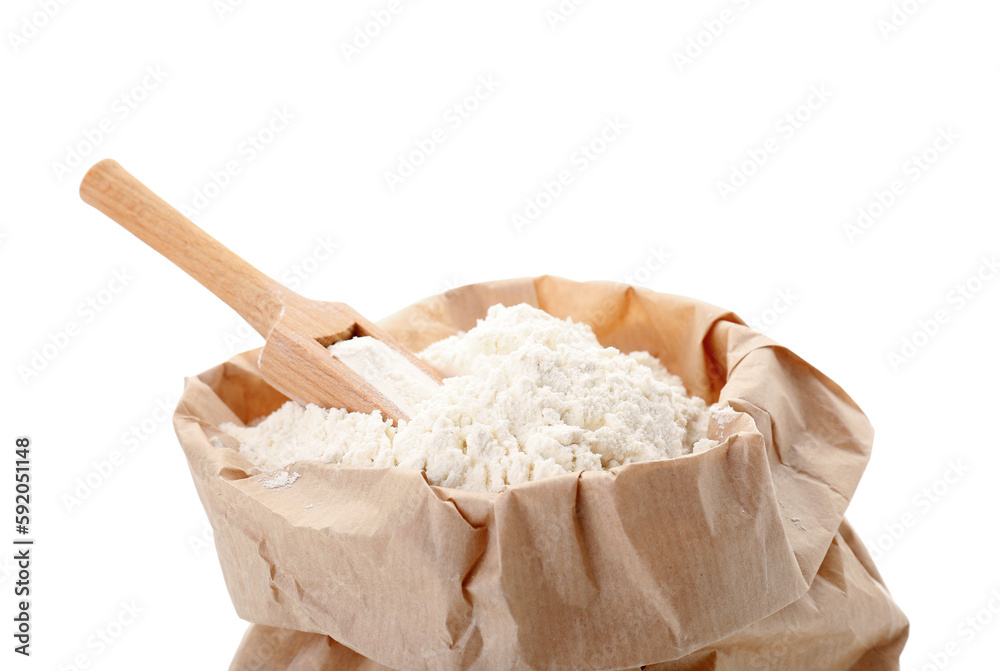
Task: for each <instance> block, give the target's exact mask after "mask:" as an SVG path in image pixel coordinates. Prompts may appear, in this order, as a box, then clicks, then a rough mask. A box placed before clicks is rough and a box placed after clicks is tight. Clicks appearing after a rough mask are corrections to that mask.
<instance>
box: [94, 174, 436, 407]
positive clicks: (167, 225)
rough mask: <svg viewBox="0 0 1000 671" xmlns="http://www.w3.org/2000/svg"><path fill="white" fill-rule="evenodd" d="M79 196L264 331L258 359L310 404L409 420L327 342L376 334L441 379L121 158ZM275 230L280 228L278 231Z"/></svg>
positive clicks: (284, 388) (272, 378) (281, 385)
mask: <svg viewBox="0 0 1000 671" xmlns="http://www.w3.org/2000/svg"><path fill="white" fill-rule="evenodd" d="M80 197H81V198H83V200H84V201H85V202H86V203H87V204H89V205H92V206H94V207H95V208H97V209H98V210H100V211H101V212H103V213H104V214H106V215H107V216H109V217H110V218H111V219H114V220H115V221H116V222H118V223H119V224H121V225H122V226H123V227H125V228H126V229H128V230H129V231H131V232H132V233H133V234H134V235H135V236H136V237H138V238H139V239H140V240H142V241H143V242H145V243H146V244H147V245H149V246H150V247H152V248H153V249H155V250H156V251H158V252H159V253H160V254H162V255H163V256H165V257H166V258H168V259H170V260H171V261H173V262H174V263H175V264H176V265H177V266H179V267H180V268H181V270H183V271H184V272H186V273H187V274H188V275H190V276H191V277H193V278H194V279H196V280H198V281H199V282H200V283H201V284H202V285H204V286H205V288H207V289H208V290H209V291H211V292H212V293H214V294H215V295H216V296H218V297H219V298H221V299H222V300H224V301H225V302H226V303H228V304H229V306H230V307H231V308H233V309H234V310H236V312H238V313H239V314H240V316H241V317H243V318H244V319H245V320H246V321H247V323H249V324H250V326H252V327H253V328H254V329H256V331H257V333H259V334H261V335H262V336H264V338H266V340H267V342H265V344H264V349H263V350H261V353H260V359H259V361H258V364H259V366H260V372H261V375H263V376H264V379H265V380H266V381H267V382H268V384H270V385H271V386H273V387H274V388H275V389H277V390H278V391H280V392H281V393H283V394H285V395H286V396H288V397H289V398H291V399H293V400H295V401H297V402H299V403H301V404H303V405H305V404H307V403H315V404H316V405H319V406H322V407H324V408H345V409H346V410H349V411H352V412H364V413H370V412H372V411H373V410H380V411H381V412H382V415H383V416H385V417H387V418H391V419H392V420H393V421H394V422H398V421H399V420H406V419H409V418H408V417H406V415H405V414H404V413H403V412H402V411H401V410H400V409H399V408H398V407H397V406H396V405H395V404H394V403H393V402H392V401H391V400H390V399H389V398H387V397H386V396H384V395H383V394H381V393H380V392H379V391H378V390H377V389H375V387H373V386H372V385H371V384H369V383H368V382H367V381H365V380H364V379H363V378H362V377H361V376H360V375H358V374H357V373H356V372H354V371H353V370H352V369H350V368H348V367H347V365H346V364H344V363H342V362H341V361H339V360H338V359H336V358H335V357H334V356H333V355H332V354H330V352H329V351H328V350H327V349H326V347H327V346H329V345H331V344H333V343H335V342H337V341H339V340H345V339H347V338H353V337H354V336H371V337H372V338H375V339H377V340H381V341H382V342H383V343H385V344H386V345H388V346H389V347H391V348H393V349H394V350H396V351H397V352H399V353H400V354H402V355H403V356H404V357H406V358H407V359H409V360H410V361H411V362H413V364H414V365H415V366H417V368H419V369H420V370H422V371H423V372H425V373H426V374H427V375H428V376H430V377H431V378H433V379H434V380H435V381H436V382H438V383H439V384H440V383H441V379H442V378H441V374H440V373H438V372H437V371H436V370H434V369H433V368H432V367H431V366H429V365H428V364H427V363H425V362H424V361H422V360H420V359H418V358H417V357H416V356H414V354H413V353H412V352H410V351H409V350H407V349H406V348H405V347H403V345H401V344H400V343H399V342H397V341H396V340H395V339H394V338H393V337H392V336H390V335H389V334H388V333H386V332H385V331H383V330H382V329H380V328H379V327H378V326H376V325H375V324H373V323H372V322H370V321H368V320H367V319H365V318H364V317H362V316H361V315H360V314H358V313H357V312H356V311H355V310H354V309H353V308H351V307H350V306H348V305H345V304H344V303H325V302H321V301H313V300H309V299H307V298H303V297H302V296H300V295H298V294H297V293H295V292H294V291H291V290H290V289H288V288H286V287H284V286H282V285H281V284H279V283H278V282H276V281H274V280H272V279H271V278H270V277H268V276H267V275H265V274H264V273H262V272H260V271H259V270H257V269H256V268H254V267H253V266H251V265H250V264H249V263H247V262H246V261H244V260H243V259H241V258H240V257H239V256H237V255H236V254H234V253H233V252H232V251H230V250H229V249H227V248H226V247H225V246H223V245H222V244H221V243H220V242H219V241H218V240H216V239H215V238H213V237H212V236H210V235H208V234H207V233H205V231H203V230H201V229H200V228H198V227H197V226H195V225H194V224H193V223H192V222H191V221H190V220H189V219H188V218H187V217H185V216H184V215H182V214H181V213H180V212H178V211H177V210H175V209H174V208H172V207H170V205H168V204H167V203H166V202H165V201H164V200H162V199H161V198H160V197H159V196H157V195H156V194H155V193H153V192H152V191H150V190H149V189H148V188H146V186H145V185H143V184H142V183H141V182H140V181H139V180H137V179H136V178H135V177H133V176H132V175H130V174H129V173H128V172H126V171H125V169H124V168H122V167H121V166H120V165H118V163H117V162H116V161H112V160H110V159H106V160H103V161H101V162H99V163H97V164H95V165H94V166H93V167H92V168H91V169H90V170H89V171H88V172H87V174H86V175H85V176H84V178H83V182H82V183H81V184H80ZM275 235H280V233H279V232H275Z"/></svg>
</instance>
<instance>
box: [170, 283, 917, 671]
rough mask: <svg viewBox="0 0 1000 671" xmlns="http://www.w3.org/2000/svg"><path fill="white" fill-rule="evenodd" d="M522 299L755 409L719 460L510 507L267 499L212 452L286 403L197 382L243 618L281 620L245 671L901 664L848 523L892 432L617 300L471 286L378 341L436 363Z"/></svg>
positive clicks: (260, 384) (558, 481)
mask: <svg viewBox="0 0 1000 671" xmlns="http://www.w3.org/2000/svg"><path fill="white" fill-rule="evenodd" d="M521 302H524V303H529V304H532V305H535V306H537V307H540V308H541V309H543V310H545V311H547V312H549V313H551V314H553V315H555V316H557V317H571V318H573V319H574V320H577V321H584V322H586V323H588V324H590V325H591V326H592V327H593V328H594V331H595V333H596V335H597V337H598V339H599V340H600V341H601V343H602V344H604V345H606V346H613V347H617V348H618V349H620V350H622V351H625V352H629V351H634V350H646V351H648V352H650V353H651V354H653V355H655V356H656V357H658V358H659V359H660V361H662V362H663V363H664V364H665V365H666V367H667V368H668V369H669V370H670V371H671V372H672V373H675V374H677V375H680V376H681V378H683V380H684V383H685V385H686V386H687V389H688V392H689V393H690V394H692V395H697V396H700V397H702V398H704V399H705V400H706V401H707V402H709V403H712V402H715V401H720V402H722V403H726V404H728V405H729V406H731V407H732V408H734V409H735V410H736V411H738V412H739V413H740V414H739V415H738V417H737V419H736V420H734V421H731V422H728V423H727V424H726V425H724V426H720V425H717V424H716V423H715V422H714V421H713V423H712V424H711V425H710V427H709V436H710V437H713V438H717V439H719V440H720V441H721V442H720V444H719V446H718V447H716V448H713V449H711V450H708V451H706V452H703V453H700V454H696V455H688V456H684V457H681V458H678V459H674V460H663V461H650V462H641V463H635V464H629V465H626V466H623V467H620V468H615V469H613V470H611V471H607V472H584V473H575V474H566V475H563V476H558V477H554V478H550V479H547V480H542V481H538V482H532V483H527V484H523V485H518V486H514V487H509V488H507V489H506V490H504V491H502V492H500V493H498V494H485V493H479V492H467V491H463V490H455V489H448V488H442V487H435V486H431V485H429V484H428V483H427V481H426V479H425V478H424V476H423V474H422V473H420V472H418V471H413V470H408V469H402V468H378V469H365V468H340V467H338V466H335V465H331V464H319V463H305V462H302V463H298V464H295V465H293V466H292V467H290V469H289V470H291V471H294V472H295V473H298V474H299V478H298V479H297V480H296V481H295V483H294V484H293V485H291V486H289V487H285V488H275V489H269V488H267V487H265V486H264V485H263V484H262V483H261V481H260V480H261V478H258V477H255V475H256V473H257V471H256V470H255V468H254V466H253V465H252V464H251V463H250V462H248V461H247V460H246V459H245V458H243V457H242V456H240V454H239V453H238V452H237V451H236V450H235V449H228V448H227V447H221V448H220V447H216V446H213V445H212V443H211V442H210V438H212V437H214V436H219V437H220V439H221V441H222V443H223V444H224V445H228V446H230V447H234V448H235V447H236V444H235V441H233V440H232V439H231V438H229V437H228V436H225V434H223V433H221V431H220V430H219V429H218V426H219V425H220V424H222V423H224V422H250V421H252V420H254V419H256V418H258V417H260V416H262V415H265V414H267V413H269V412H271V411H273V410H275V409H276V408H278V407H279V406H280V405H281V404H282V403H283V402H284V401H285V400H286V399H285V398H284V397H283V396H282V395H281V394H280V393H278V392H276V391H275V390H273V389H272V388H270V387H269V386H268V385H267V384H266V383H265V382H264V381H263V380H262V379H261V377H260V374H259V372H258V371H257V367H256V357H257V352H256V351H255V352H247V353H244V354H242V355H239V356H236V357H234V358H233V359H231V360H230V361H227V362H226V363H224V364H222V365H221V366H218V367H216V368H213V369H211V370H209V371H207V372H205V373H203V374H202V375H199V376H198V377H195V378H190V379H188V380H187V384H186V387H185V392H184V394H183V396H182V398H181V400H180V402H179V404H178V408H177V413H176V415H175V427H176V430H177V433H178V436H179V438H180V442H181V445H182V447H183V449H184V451H185V454H186V456H187V459H188V462H189V464H190V467H191V472H192V475H193V477H194V481H195V486H196V488H197V490H198V493H199V496H200V497H201V501H202V503H203V505H204V506H205V510H206V511H207V513H208V516H209V519H210V520H211V522H212V527H213V530H214V532H215V542H216V548H217V551H218V555H219V560H220V562H221V564H222V570H223V574H224V576H225V580H226V585H227V587H228V589H229V593H230V596H231V597H232V600H233V604H234V605H235V607H236V611H237V613H238V614H239V615H240V617H242V618H244V619H246V620H248V621H250V622H253V623H255V624H257V625H262V626H260V627H254V628H251V630H250V631H249V632H248V635H247V639H246V640H245V641H244V644H243V646H242V647H241V650H240V652H239V653H238V654H237V658H236V659H235V660H234V663H233V668H247V667H241V666H240V664H242V663H243V662H242V661H241V659H242V658H243V657H245V655H246V654H247V653H248V652H252V651H253V650H254V649H256V648H255V646H257V647H259V644H260V640H261V639H260V637H261V636H262V635H263V634H267V636H269V637H270V638H273V639H275V641H276V643H274V644H273V645H271V646H270V647H272V648H274V650H275V655H272V658H271V660H270V661H269V662H268V664H270V666H262V667H260V668H275V669H299V668H302V669H304V668H348V669H353V668H356V669H379V668H390V669H406V670H409V669H637V668H640V667H643V666H645V668H649V669H684V670H688V669H692V670H693V669H753V668H761V669H792V668H803V669H805V668H808V669H894V668H898V661H897V660H898V655H899V652H900V650H901V648H902V646H903V644H904V643H905V640H906V634H907V629H908V624H907V621H906V618H905V616H904V615H903V614H902V612H901V611H900V610H899V608H898V607H897V606H896V605H895V604H894V603H893V602H892V600H891V597H890V596H889V594H888V592H887V591H886V590H885V588H884V586H883V584H882V581H881V578H880V576H879V575H878V573H877V571H876V569H875V567H874V566H873V564H872V562H871V559H870V557H869V556H868V554H867V552H866V551H865V550H864V548H863V546H862V545H861V544H860V543H859V542H858V541H857V539H856V538H855V537H854V534H853V532H852V531H851V530H850V527H848V526H847V525H846V522H845V521H844V518H843V516H844V510H845V509H846V507H847V504H848V502H849V501H850V498H851V496H852V495H853V493H854V491H855V488H856V487H857V484H858V480H859V479H860V477H861V474H862V472H863V470H864V468H865V465H866V463H867V461H868V458H869V454H870V449H871V442H872V429H871V426H870V424H869V422H868V420H867V419H866V418H865V416H864V414H863V413H862V412H861V410H860V409H859V408H858V407H857V405H856V404H855V403H854V402H853V401H852V400H851V399H850V398H849V397H848V396H847V394H846V393H844V391H843V390H842V389H841V388H840V387H839V386H837V385H836V384H835V383H833V382H832V381H831V380H829V379H828V378H827V377H826V376H824V375H823V374H822V373H820V372H819V371H817V370H815V369H814V368H812V367H811V366H809V365H808V364H807V363H805V362H804V361H802V360H801V359H799V358H798V357H797V356H795V355H794V354H793V353H792V352H790V351H789V350H787V349H785V348H783V347H781V346H779V345H777V344H776V343H774V342H773V341H771V340H769V339H768V338H766V337H765V336H763V335H760V334H758V333H755V332H754V331H752V330H750V329H749V328H748V327H746V326H745V325H744V324H743V322H742V321H740V320H739V318H738V317H736V316H735V315H733V314H732V313H729V312H726V311H724V310H721V309H719V308H716V307H714V306H711V305H708V304H705V303H702V302H699V301H695V300H692V299H688V298H681V297H678V296H670V295H665V294H658V293H655V292H652V291H648V290H644V289H636V288H633V287H628V286H625V285H621V284H615V283H608V282H587V283H578V282H572V281H569V280H564V279H559V278H554V277H540V278H535V279H522V280H509V281H502V282H490V283H484V284H477V285H471V286H466V287H461V288H458V289H455V290H453V291H449V292H447V293H446V294H443V295H441V296H437V297H433V298H430V299H427V300H425V301H422V302H420V303H418V304H416V305H414V306H411V307H410V308H407V309H405V310H403V311H401V312H399V313H397V314H395V315H393V316H392V317H389V318H388V319H386V320H384V321H383V322H382V323H381V325H382V326H383V327H384V328H386V330H388V331H389V332H390V333H391V334H392V335H394V336H395V337H397V338H399V339H400V340H401V341H402V342H403V343H404V344H405V345H407V346H408V347H409V348H411V349H413V350H417V351H419V350H420V349H422V348H424V347H426V346H427V345H429V344H430V343H432V342H435V341H437V340H439V339H441V338H443V337H446V336H448V335H452V334H454V333H456V332H458V331H460V330H467V329H469V328H471V327H472V326H474V325H475V321H476V319H477V318H480V317H482V316H483V315H484V314H485V312H486V309H487V308H488V307H489V306H490V305H493V304H494V303H505V304H508V305H509V304H514V303H521ZM282 630H286V631H282ZM307 634H316V636H308V635H307ZM352 651H353V652H352ZM289 660H290V661H289ZM303 660H304V661H303ZM322 664H327V666H322ZM755 664H756V665H757V666H755ZM283 665H284V666H283ZM309 665H311V666H309Z"/></svg>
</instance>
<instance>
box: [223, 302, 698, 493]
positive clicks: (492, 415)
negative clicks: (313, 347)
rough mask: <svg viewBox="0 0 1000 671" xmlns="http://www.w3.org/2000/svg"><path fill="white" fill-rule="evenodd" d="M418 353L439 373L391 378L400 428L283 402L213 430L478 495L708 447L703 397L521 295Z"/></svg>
mask: <svg viewBox="0 0 1000 671" xmlns="http://www.w3.org/2000/svg"><path fill="white" fill-rule="evenodd" d="M356 340H358V339H356ZM338 345H339V343H338ZM365 346H366V345H365V343H361V344H357V343H356V344H355V345H352V346H351V347H360V348H364V347H365ZM383 347H384V346H383ZM333 348H334V349H333V351H334V352H336V351H337V350H336V348H337V345H334V346H333ZM338 356H341V358H343V357H342V355H340V354H338ZM362 356H365V355H362ZM372 356H374V358H370V359H368V360H369V361H375V362H378V360H379V359H378V355H377V353H376V354H374V355H372ZM421 358H423V359H424V360H426V361H427V362H429V363H430V364H431V365H433V366H434V367H436V368H437V369H438V370H440V371H441V372H442V373H443V374H444V375H446V376H449V377H448V378H447V379H446V380H445V383H444V385H442V386H437V385H435V386H434V388H433V389H430V390H428V388H427V387H425V386H420V385H418V386H407V385H402V384H397V386H396V388H395V392H394V393H396V394H397V395H399V394H400V392H401V390H402V394H403V395H404V396H405V395H406V394H407V393H409V394H411V396H410V397H409V398H407V399H404V402H406V403H408V404H409V407H411V408H412V412H410V413H409V414H410V416H411V419H410V421H409V422H405V423H403V422H401V423H400V426H399V428H396V427H394V426H393V425H392V423H391V422H388V421H384V420H383V419H382V416H381V414H379V413H377V412H375V413H372V414H371V415H364V414H361V413H348V412H346V411H344V410H339V409H331V410H325V409H323V408H319V407H317V406H314V405H309V406H306V407H302V406H300V405H298V404H296V403H293V402H289V403H286V404H285V405H284V406H282V407H281V408H279V409H278V410H277V411H275V412H274V413H272V414H271V415H269V416H268V417H266V418H265V419H264V420H263V421H261V422H260V423H259V424H257V425H256V426H253V427H241V426H237V425H233V424H226V425H223V426H222V427H221V428H222V429H223V430H224V431H226V432H227V433H229V434H230V435H232V436H233V437H234V438H236V439H237V440H239V442H240V453H241V454H242V455H244V456H245V457H247V458H248V459H249V460H250V461H252V462H253V463H254V464H256V465H257V466H258V467H260V468H261V469H264V470H266V471H271V470H275V469H280V468H284V467H287V466H288V465H289V464H292V463H295V462H297V461H324V462H330V463H337V464H341V465H344V466H368V467H379V466H401V467H405V468H416V469H420V470H422V471H424V473H425V474H426V476H427V479H428V481H429V482H430V483H431V484H435V485H441V486H445V487H458V488H462V489H471V490H477V491H486V492H497V491H500V490H501V489H502V488H503V487H504V486H506V485H511V484H517V483H521V482H528V481H532V480H539V479H541V478H546V477H550V476H553V475H559V474H562V473H571V472H576V471H581V470H599V469H608V468H614V467H615V466H620V465H623V464H627V463H630V462H637V461H647V460H651V459H669V458H674V457H679V456H681V455H683V454H689V453H691V452H692V451H698V452H700V451H703V450H705V449H709V448H710V447H713V446H714V445H715V442H714V441H712V440H709V439H706V438H705V433H706V430H707V426H708V417H709V415H708V409H707V408H706V406H705V402H704V401H702V400H701V399H699V398H691V397H689V396H687V393H686V391H685V389H684V386H683V384H682V383H681V380H680V378H678V377H676V376H674V375H671V374H670V373H668V372H667V370H666V368H664V367H663V365H662V364H660V362H659V361H658V360H656V359H655V358H654V357H652V356H651V355H649V354H647V353H645V352H633V353H631V354H628V355H625V354H622V353H621V352H619V351H618V350H616V349H614V348H605V347H602V346H601V345H600V344H599V343H598V342H597V339H596V338H595V337H594V334H593V332H592V331H591V329H590V327H589V326H587V325H585V324H576V323H573V322H570V321H564V320H561V319H558V318H556V317H552V316H550V315H548V314H547V313H545V312H543V311H541V310H538V309H536V308H532V307H530V306H528V305H516V306H513V307H504V306H502V305H495V306H493V307H492V308H490V310H489V312H488V314H487V316H486V318H485V319H483V320H480V321H479V323H478V324H477V325H476V327H475V328H473V329H471V330H470V331H468V332H467V333H463V334H459V335H456V336H452V337H450V338H447V339H445V340H442V341H440V342H438V343H435V344H433V345H431V346H430V347H429V348H427V349H426V350H425V351H424V352H423V353H421ZM352 367H353V366H352ZM362 369H363V370H370V368H364V366H363V365H362ZM392 375H394V374H392ZM392 375H390V376H389V377H392ZM366 377H367V378H368V379H370V380H372V381H373V384H375V385H376V386H379V384H377V383H376V382H375V381H374V379H373V378H372V377H371V376H370V375H366ZM380 388H381V387H380ZM428 391H429V392H432V393H429V395H428Z"/></svg>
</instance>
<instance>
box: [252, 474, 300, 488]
mask: <svg viewBox="0 0 1000 671" xmlns="http://www.w3.org/2000/svg"><path fill="white" fill-rule="evenodd" d="M299 477H300V476H299V474H298V473H289V472H288V471H287V470H281V471H275V472H273V473H268V474H267V475H264V476H261V478H260V479H259V480H258V482H260V484H262V485H264V486H265V487H266V488H268V489H278V488H279V487H290V486H291V485H292V483H293V482H295V481H296V480H298V479H299Z"/></svg>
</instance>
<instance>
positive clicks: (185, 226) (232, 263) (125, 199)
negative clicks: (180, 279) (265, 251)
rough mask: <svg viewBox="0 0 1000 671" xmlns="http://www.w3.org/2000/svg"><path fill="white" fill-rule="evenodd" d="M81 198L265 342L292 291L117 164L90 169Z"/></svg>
mask: <svg viewBox="0 0 1000 671" xmlns="http://www.w3.org/2000/svg"><path fill="white" fill-rule="evenodd" d="M80 197H81V198H82V199H83V200H84V202H85V203H87V204H88V205H92V206H93V207H95V208H97V209H98V210H100V211H101V212H103V213H104V214H106V215H107V216H108V217H110V218H111V219H113V220H114V221H116V222H118V223H119V224H121V225H122V226H123V227H124V228H126V229H128V230H129V231H130V232H131V233H132V234H133V235H135V236H136V237H137V238H139V239H140V240H142V241H143V242H145V243H146V244H147V245H149V246H150V247H152V248H153V249H155V250H156V251H158V252H159V253H160V254H162V255H163V256H165V257H166V258H168V259H170V260H171V261H173V262H174V263H175V264H176V265H177V266H178V267H180V269H181V270H183V271H184V272H186V273H187V274H188V275H190V276H191V277H193V278H194V279H196V280H198V282H200V283H201V284H202V285H203V286H204V287H205V288H206V289H208V290H209V291H211V292H212V293H214V294H215V295H216V296H218V297H219V298H221V299H222V300H223V301H225V302H226V303H227V304H228V305H229V306H230V307H231V308H233V309H234V310H236V312H238V313H239V314H240V316H241V317H243V318H244V319H245V320H246V321H247V323H249V324H250V325H251V326H252V327H253V328H254V329H256V331H257V333H260V334H261V335H262V336H264V337H265V338H266V337H267V336H268V334H269V333H270V332H271V328H272V327H273V326H274V323H275V321H276V320H277V319H278V317H279V316H280V314H281V310H282V306H283V304H284V300H283V299H284V298H286V297H288V296H290V295H292V292H291V291H289V290H288V289H286V288H285V287H284V286H282V285H281V284H279V283H278V282H276V281H274V280H273V279H271V278H270V277H268V276H267V275H265V274H264V273H262V272H260V271H259V270H257V269H256V268H254V267H253V266H251V265H250V264H249V263H247V262H246V261H244V260H243V259H241V258H240V257H239V256H237V255H236V254H234V253H233V252H232V251H231V250H229V249H228V248H227V247H226V246H225V245H223V244H222V243H221V242H219V241H218V240H216V239H215V238H213V237H212V236H210V235H209V234H208V233H206V232H205V231H203V230H201V229H200V228H198V227H197V226H196V225H195V224H194V223H193V222H192V221H191V220H190V219H188V218H187V217H185V216H184V215H183V214H181V213H180V212H178V211H177V210H175V209H174V208H172V207H171V206H170V205H168V204H167V203H166V201H164V200H163V199H162V198H160V197H159V196H157V195H156V194H155V193H153V192H152V191H150V190H149V189H148V188H147V187H146V185H145V184H143V183H142V182H140V181H139V180H137V179H136V178H135V177H133V176H132V175H131V174H129V173H128V172H127V171H126V170H125V168H123V167H121V166H120V165H119V164H118V162H117V161H114V160H111V159H105V160H103V161H100V162H98V163H96V164H94V166H93V167H91V168H90V170H88V171H87V174H86V175H85V176H84V178H83V181H82V182H81V183H80Z"/></svg>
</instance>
